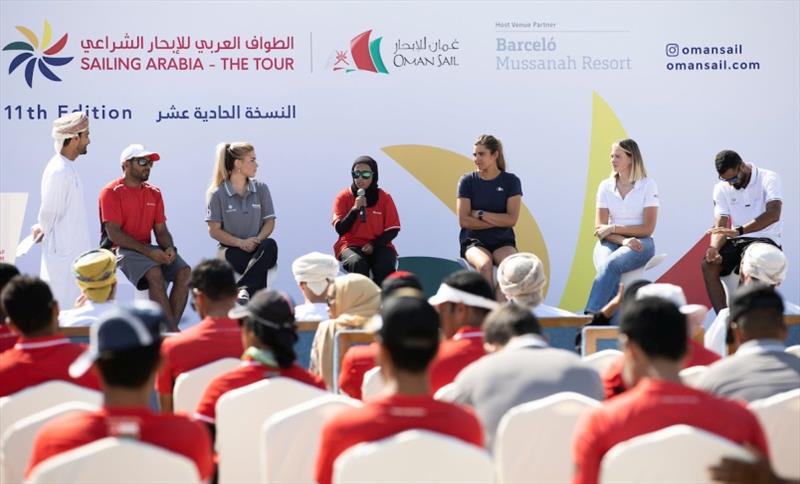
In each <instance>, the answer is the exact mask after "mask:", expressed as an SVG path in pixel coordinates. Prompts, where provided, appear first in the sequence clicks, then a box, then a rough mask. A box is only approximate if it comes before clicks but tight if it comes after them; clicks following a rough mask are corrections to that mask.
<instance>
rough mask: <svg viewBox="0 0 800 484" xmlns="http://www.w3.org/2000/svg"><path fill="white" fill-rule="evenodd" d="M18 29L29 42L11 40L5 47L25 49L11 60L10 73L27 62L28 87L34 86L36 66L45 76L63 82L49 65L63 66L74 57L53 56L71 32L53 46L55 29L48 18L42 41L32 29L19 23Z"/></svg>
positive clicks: (65, 42) (64, 44) (26, 76)
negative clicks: (51, 43)
mask: <svg viewBox="0 0 800 484" xmlns="http://www.w3.org/2000/svg"><path fill="white" fill-rule="evenodd" d="M16 29H17V30H19V31H20V33H22V35H24V36H25V38H26V39H28V42H23V41H17V42H11V43H10V44H8V45H6V46H5V47H3V50H4V51H6V50H18V51H23V52H22V53H21V54H18V55H17V56H16V57H14V58H13V59H12V60H11V64H9V66H8V73H9V74H11V73H12V72H14V71H15V70H16V69H17V67H19V66H21V65H22V64H25V82H27V83H28V87H30V88H33V72H34V69H36V66H38V67H39V72H41V73H42V75H43V76H44V77H46V78H48V79H50V80H51V81H55V82H61V78H60V77H58V76H57V75H56V74H55V73H54V72H53V71H52V70H51V69H50V67H48V66H63V65H66V64H68V63H69V62H70V61H71V60H72V59H73V58H72V57H53V56H54V55H56V54H58V53H59V52H61V50H62V49H63V48H64V46H66V45H67V39H68V37H69V34H64V36H63V37H61V38H60V39H59V40H58V42H56V43H55V44H53V45H52V46H51V45H50V41H51V40H52V36H53V30H52V29H51V28H50V23H49V22H47V20H45V21H44V31H43V32H42V41H41V43H40V42H39V38H38V37H37V36H36V34H34V33H33V31H31V29H29V28H27V27H23V26H21V25H17V26H16ZM39 52H41V53H39Z"/></svg>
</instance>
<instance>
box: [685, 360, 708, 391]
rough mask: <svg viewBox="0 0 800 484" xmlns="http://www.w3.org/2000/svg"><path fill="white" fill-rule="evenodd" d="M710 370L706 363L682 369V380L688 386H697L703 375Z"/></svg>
mask: <svg viewBox="0 0 800 484" xmlns="http://www.w3.org/2000/svg"><path fill="white" fill-rule="evenodd" d="M707 371H708V367H707V366H704V365H697V366H690V367H689V368H684V369H683V370H681V373H680V376H681V381H683V384H684V385H686V386H687V387H693V388H697V385H698V383H700V380H701V379H702V378H703V375H705V373H706V372H707Z"/></svg>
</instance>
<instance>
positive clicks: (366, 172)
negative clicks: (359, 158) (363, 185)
mask: <svg viewBox="0 0 800 484" xmlns="http://www.w3.org/2000/svg"><path fill="white" fill-rule="evenodd" d="M358 177H361V178H363V179H364V180H369V179H370V178H372V172H371V171H369V170H362V171H359V170H353V178H358Z"/></svg>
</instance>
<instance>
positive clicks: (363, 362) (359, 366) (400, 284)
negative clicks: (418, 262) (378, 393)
mask: <svg viewBox="0 0 800 484" xmlns="http://www.w3.org/2000/svg"><path fill="white" fill-rule="evenodd" d="M400 289H411V290H416V291H420V293H421V292H422V283H421V282H420V280H419V278H417V276H415V275H414V274H412V273H411V272H408V271H395V272H392V273H391V274H389V276H388V277H387V278H386V279H384V280H383V284H381V299H384V300H385V299H386V298H388V297H389V296H392V295H394V294H396V293H397V292H398V291H399V290H400ZM377 356H378V344H377V343H372V344H370V345H357V346H353V347H352V348H350V349H349V350H347V353H345V355H344V359H343V360H342V369H341V371H340V372H339V389H340V390H341V391H343V392H345V393H346V394H348V395H350V396H351V397H353V398H358V399H359V400H361V385H362V383H364V374H365V373H366V372H368V371H369V370H370V369H372V368H374V367H375V365H376V363H375V358H376V357H377Z"/></svg>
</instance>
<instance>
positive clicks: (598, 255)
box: [592, 240, 667, 286]
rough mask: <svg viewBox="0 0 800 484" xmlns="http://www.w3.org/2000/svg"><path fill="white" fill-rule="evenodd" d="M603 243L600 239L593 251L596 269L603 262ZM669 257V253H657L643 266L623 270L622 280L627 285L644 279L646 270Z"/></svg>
mask: <svg viewBox="0 0 800 484" xmlns="http://www.w3.org/2000/svg"><path fill="white" fill-rule="evenodd" d="M602 247H603V246H602V244H601V243H600V241H599V240H598V241H597V242H596V243H595V244H594V251H593V252H592V262H593V263H594V270H595V271H596V270H598V269H599V267H600V264H601V263H602V254H603V251H602V250H600V249H601V248H602ZM666 258H667V254H655V255H654V256H653V257H651V258H650V260H649V261H647V263H646V264H645V265H643V266H642V267H639V268H636V269H634V270H632V271H628V272H623V273H622V276H621V277H620V282H621V283H622V284H624V285H625V286H627V285H628V284H630V283H631V282H633V281H637V280H639V279H644V272H645V271H649V270H650V269H652V268H654V267H655V266H657V265H659V264H661V263H662V262H663V261H664V259H666Z"/></svg>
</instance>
